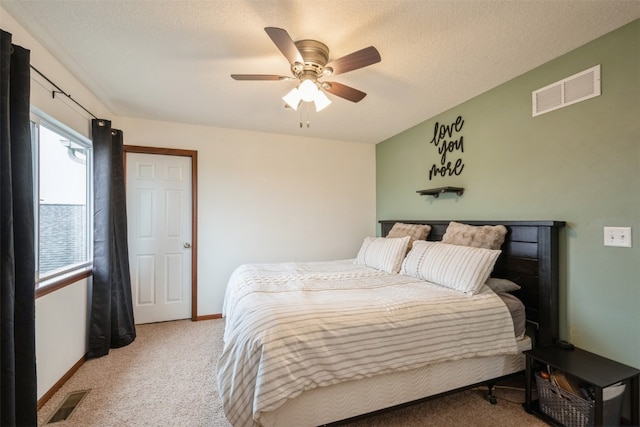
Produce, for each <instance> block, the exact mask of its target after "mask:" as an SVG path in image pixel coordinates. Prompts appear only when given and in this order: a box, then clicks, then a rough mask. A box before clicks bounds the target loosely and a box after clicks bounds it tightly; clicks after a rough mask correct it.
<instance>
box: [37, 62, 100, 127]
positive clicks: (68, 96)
mask: <svg viewBox="0 0 640 427" xmlns="http://www.w3.org/2000/svg"><path fill="white" fill-rule="evenodd" d="M29 66H30V67H31V69H32V70H33V71H35V72H36V73H38V74H40V75H41V76H42V78H44V79H45V80H46V81H48V82H49V83H50V84H51V85H52V86H53V87H55V88H56V89H58V90H52V91H51V97H52V98H55V97H56V93H61V94H63V95H64V96H66V97H67V98H69V99H70V100H71V101H73V102H74V103H75V104H76V105H77V106H78V107H80V108H82V109H83V110H84V111H86V112H87V113H88V114H89V115H90V116H92V117H93V118H94V119H97V118H98V117H97V116H96V115H95V114H93V113H92V112H91V111H89V110H87V109H86V108H84V106H83V105H82V104H80V103H79V102H78V101H76V100H75V99H73V98H72V97H71V95H69V94H68V93H67V92H65V91H64V90H62V89H61V88H60V86H58V85H57V84H55V83H54V82H52V81H51V79H50V78H49V77H47V76H45V75H44V74H42V72H40V70H38V69H37V68H36V67H34V66H33V65H31V64H29Z"/></svg>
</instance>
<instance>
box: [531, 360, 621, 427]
mask: <svg viewBox="0 0 640 427" xmlns="http://www.w3.org/2000/svg"><path fill="white" fill-rule="evenodd" d="M535 377H536V386H537V389H538V402H539V404H540V410H541V411H542V412H544V413H545V414H547V415H549V416H550V417H552V418H553V419H555V420H556V421H559V422H561V423H562V424H564V425H565V426H567V427H574V426H575V427H583V426H592V425H593V417H594V412H595V402H593V401H592V400H587V399H583V398H581V397H579V396H576V395H575V394H572V393H569V392H568V391H565V390H563V389H561V388H559V387H556V386H555V385H553V384H551V383H550V382H549V381H547V380H544V379H542V378H541V377H540V375H539V374H537V373H536V375H535ZM622 396H623V394H620V395H619V396H617V397H614V398H613V399H610V400H605V401H604V403H603V412H604V413H603V424H604V425H605V426H617V425H620V411H621V409H622Z"/></svg>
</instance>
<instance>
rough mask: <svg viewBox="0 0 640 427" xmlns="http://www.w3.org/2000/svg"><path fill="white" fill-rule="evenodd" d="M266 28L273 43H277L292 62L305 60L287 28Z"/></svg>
mask: <svg viewBox="0 0 640 427" xmlns="http://www.w3.org/2000/svg"><path fill="white" fill-rule="evenodd" d="M264 30H265V31H266V32H267V35H268V36H269V37H271V40H272V41H273V43H275V45H276V47H277V48H278V49H280V52H282V54H283V55H284V57H285V58H287V61H289V63H290V64H293V63H294V62H299V63H303V62H304V60H303V59H302V55H301V54H300V51H299V50H298V48H297V47H296V44H295V43H294V41H293V39H292V38H291V36H290V35H289V33H287V31H286V30H283V29H282V28H276V27H265V29H264Z"/></svg>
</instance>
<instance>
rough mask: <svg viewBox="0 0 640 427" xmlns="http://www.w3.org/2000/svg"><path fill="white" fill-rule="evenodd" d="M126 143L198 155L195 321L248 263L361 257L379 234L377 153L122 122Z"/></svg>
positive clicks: (214, 306) (353, 146) (218, 302)
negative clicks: (234, 273)
mask: <svg viewBox="0 0 640 427" xmlns="http://www.w3.org/2000/svg"><path fill="white" fill-rule="evenodd" d="M113 126H114V127H118V128H121V129H122V130H123V132H124V142H125V144H127V145H144V146H154V147H163V148H165V147H169V148H179V149H188V150H196V151H197V152H198V245H199V247H198V315H199V316H202V315H208V314H217V313H220V312H221V310H222V300H223V297H224V290H225V287H226V284H227V280H228V279H229V275H230V274H231V272H232V271H233V270H234V269H235V268H236V267H237V266H239V265H240V264H243V263H248V262H271V261H294V260H295V261H305V260H327V259H343V258H353V257H355V255H356V253H357V250H358V249H359V247H360V244H361V243H362V239H363V238H364V237H365V236H367V235H374V234H375V231H376V227H375V225H376V224H375V146H373V145H370V144H361V143H350V142H343V141H329V140H318V139H311V138H299V137H294V136H287V135H274V134H264V133H256V132H245V131H237V130H229V129H220V128H210V127H204V126H194V125H185V124H176V123H166V122H153V121H147V120H139V119H130V118H118V119H117V122H116V121H114V123H113Z"/></svg>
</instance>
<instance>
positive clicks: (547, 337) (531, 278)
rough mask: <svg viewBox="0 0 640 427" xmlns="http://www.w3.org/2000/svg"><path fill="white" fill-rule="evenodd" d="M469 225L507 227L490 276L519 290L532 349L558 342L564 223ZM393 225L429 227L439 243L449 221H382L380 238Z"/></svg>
mask: <svg viewBox="0 0 640 427" xmlns="http://www.w3.org/2000/svg"><path fill="white" fill-rule="evenodd" d="M455 221H456V222H461V223H464V224H469V225H497V224H502V225H504V226H505V227H507V230H508V232H507V236H506V237H505V242H504V243H503V245H502V247H501V249H502V254H501V255H500V257H499V258H498V261H497V262H496V265H495V267H494V269H493V273H492V274H491V276H492V277H500V278H504V279H509V280H512V281H514V282H516V283H517V284H519V285H520V286H521V287H522V289H520V290H519V291H517V292H513V294H514V295H516V296H517V297H518V298H520V300H521V301H522V302H523V303H524V305H525V307H526V312H527V322H528V323H529V325H533V326H534V327H535V330H536V337H535V346H536V347H539V346H543V345H548V344H552V343H553V342H554V341H556V340H558V339H559V319H558V318H559V315H558V287H559V277H560V272H559V259H560V256H559V241H560V237H559V236H560V229H561V228H562V227H564V226H565V224H566V223H565V222H564V221H462V220H455ZM396 222H403V223H406V224H429V225H430V226H431V232H430V233H429V236H428V237H427V240H432V241H438V240H442V236H443V235H444V233H445V231H446V229H447V225H449V222H450V221H448V220H447V221H442V220H438V221H431V220H424V221H415V220H409V221H405V220H383V221H380V226H381V232H382V234H381V235H382V236H386V235H387V233H389V230H391V227H393V224H395V223H396Z"/></svg>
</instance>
